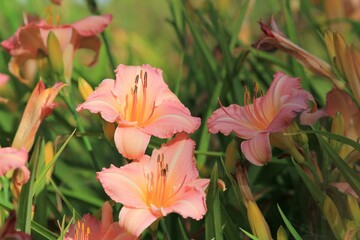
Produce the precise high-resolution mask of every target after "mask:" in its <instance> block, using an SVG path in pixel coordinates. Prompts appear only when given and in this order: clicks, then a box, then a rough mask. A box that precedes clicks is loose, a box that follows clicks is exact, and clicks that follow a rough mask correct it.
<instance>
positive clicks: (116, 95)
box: [76, 65, 200, 159]
mask: <svg viewBox="0 0 360 240" xmlns="http://www.w3.org/2000/svg"><path fill="white" fill-rule="evenodd" d="M115 72H116V80H112V79H105V80H103V81H102V82H101V84H100V85H99V87H98V88H97V89H96V90H95V91H94V92H93V93H92V94H91V95H90V96H89V98H88V99H87V101H86V102H84V103H83V104H80V105H79V106H78V108H77V109H76V110H77V111H81V110H83V109H87V110H89V111H91V112H92V113H100V115H101V117H102V118H103V119H105V121H107V122H116V123H117V124H118V127H117V129H116V131H115V135H114V140H115V144H116V147H117V149H118V151H119V152H120V153H121V154H122V155H123V156H124V157H126V158H129V159H139V158H140V157H142V156H143V155H144V153H145V150H146V147H147V145H148V144H149V141H150V137H151V135H154V136H156V137H159V138H169V137H172V136H173V135H174V134H175V133H177V132H187V133H192V132H194V131H195V130H196V129H197V128H198V127H199V126H200V118H196V117H192V116H191V114H190V111H189V110H188V109H187V108H186V107H185V106H184V105H183V104H182V103H181V102H180V100H179V99H178V98H177V97H176V95H175V94H174V93H172V92H171V91H170V89H169V87H168V86H167V85H166V83H165V82H164V80H163V78H162V71H161V70H160V69H156V68H153V67H151V66H149V65H143V66H125V65H119V66H118V67H117V69H116V71H115Z"/></svg>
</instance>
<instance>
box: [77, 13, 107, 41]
mask: <svg viewBox="0 0 360 240" xmlns="http://www.w3.org/2000/svg"><path fill="white" fill-rule="evenodd" d="M111 19H112V15H111V14H105V15H101V16H90V17H86V18H84V19H81V20H79V21H76V22H74V23H72V24H71V26H72V27H73V28H74V29H75V30H76V31H77V33H79V34H80V35H81V36H85V37H89V36H92V35H97V34H99V33H101V32H103V31H104V30H105V28H106V27H107V26H108V25H109V23H110V22H111Z"/></svg>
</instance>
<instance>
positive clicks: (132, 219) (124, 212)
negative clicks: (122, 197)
mask: <svg viewBox="0 0 360 240" xmlns="http://www.w3.org/2000/svg"><path fill="white" fill-rule="evenodd" d="M156 219H157V217H156V216H154V215H153V214H152V213H151V211H150V210H149V209H142V208H140V209H138V208H128V207H125V206H124V207H123V208H122V209H121V210H120V213H119V224H120V227H123V228H125V229H126V230H127V231H128V232H129V233H131V234H132V235H134V236H136V237H138V236H140V234H141V233H142V232H143V231H144V230H145V229H146V228H147V227H148V226H150V225H151V224H152V223H153V222H154V221H155V220H156Z"/></svg>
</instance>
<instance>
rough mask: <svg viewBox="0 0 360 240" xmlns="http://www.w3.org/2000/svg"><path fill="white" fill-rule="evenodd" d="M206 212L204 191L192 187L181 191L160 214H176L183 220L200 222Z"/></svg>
mask: <svg viewBox="0 0 360 240" xmlns="http://www.w3.org/2000/svg"><path fill="white" fill-rule="evenodd" d="M206 210H207V209H206V203H205V192H204V189H201V187H200V189H197V188H195V187H192V188H189V189H186V188H185V189H183V192H182V193H181V194H178V197H177V198H176V199H174V200H173V202H172V204H171V205H170V206H168V207H164V208H162V213H163V215H164V216H166V215H167V214H169V213H172V212H176V213H178V214H180V215H181V216H182V217H183V218H187V217H191V218H193V219H196V220H200V219H202V218H203V216H204V215H205V213H206Z"/></svg>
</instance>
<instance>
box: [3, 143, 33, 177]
mask: <svg viewBox="0 0 360 240" xmlns="http://www.w3.org/2000/svg"><path fill="white" fill-rule="evenodd" d="M27 160H28V152H27V151H26V149H24V148H21V149H20V150H18V149H16V148H12V147H5V148H0V176H3V175H4V174H5V173H6V172H7V171H9V170H13V169H16V168H24V170H25V172H24V173H25V178H26V180H27V179H28V175H29V170H27V168H26V166H25V164H26V162H27Z"/></svg>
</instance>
